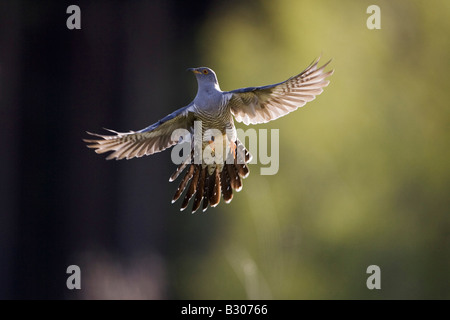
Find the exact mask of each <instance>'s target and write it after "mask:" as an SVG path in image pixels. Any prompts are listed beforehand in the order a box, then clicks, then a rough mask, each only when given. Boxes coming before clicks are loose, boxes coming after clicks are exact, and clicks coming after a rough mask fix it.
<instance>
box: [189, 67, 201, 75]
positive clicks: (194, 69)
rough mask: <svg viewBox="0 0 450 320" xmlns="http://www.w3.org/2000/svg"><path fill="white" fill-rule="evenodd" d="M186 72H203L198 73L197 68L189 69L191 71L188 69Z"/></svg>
mask: <svg viewBox="0 0 450 320" xmlns="http://www.w3.org/2000/svg"><path fill="white" fill-rule="evenodd" d="M186 71H191V72H193V73H198V74H200V73H201V72H200V71H198V70H197V69H196V68H189V69H187V70H186Z"/></svg>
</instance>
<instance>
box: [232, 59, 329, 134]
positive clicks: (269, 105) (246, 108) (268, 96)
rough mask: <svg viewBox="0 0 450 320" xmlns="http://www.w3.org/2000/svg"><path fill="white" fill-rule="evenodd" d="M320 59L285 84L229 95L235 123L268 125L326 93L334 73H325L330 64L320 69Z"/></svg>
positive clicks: (245, 90)
mask: <svg viewBox="0 0 450 320" xmlns="http://www.w3.org/2000/svg"><path fill="white" fill-rule="evenodd" d="M319 60H320V57H319V58H318V59H316V60H315V61H314V62H313V63H311V64H310V65H309V66H308V67H307V68H306V69H305V70H304V71H303V72H301V73H300V74H298V75H296V76H294V77H292V78H289V79H288V80H286V81H283V82H280V83H277V84H273V85H268V86H263V87H250V88H242V89H237V90H233V91H229V92H226V94H228V99H229V100H228V103H229V105H230V109H231V112H232V113H233V115H234V117H235V119H236V121H238V122H243V123H244V124H246V125H248V124H257V123H265V122H269V121H271V120H275V119H277V118H279V117H282V116H284V115H286V114H288V113H289V112H292V111H294V110H297V109H298V108H300V107H303V106H304V105H305V104H306V103H307V102H309V101H312V100H314V99H315V98H316V96H317V95H319V94H321V93H322V92H323V88H324V87H326V86H327V85H328V84H329V83H330V81H329V80H325V79H326V78H327V77H329V76H331V75H332V74H333V72H334V70H331V71H328V72H325V71H324V70H325V68H326V66H327V65H328V64H329V63H330V61H331V60H330V61H328V62H327V63H325V64H324V65H323V66H321V67H320V68H318V63H319Z"/></svg>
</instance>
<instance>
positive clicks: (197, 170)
mask: <svg viewBox="0 0 450 320" xmlns="http://www.w3.org/2000/svg"><path fill="white" fill-rule="evenodd" d="M191 167H193V168H194V175H193V177H192V179H191V184H190V185H189V189H188V190H187V192H186V195H185V196H184V199H183V203H182V204H181V210H184V209H186V207H187V206H188V204H189V200H191V198H192V196H193V195H194V194H195V193H196V191H197V185H198V179H199V177H200V170H201V168H202V167H201V166H200V165H193V164H191Z"/></svg>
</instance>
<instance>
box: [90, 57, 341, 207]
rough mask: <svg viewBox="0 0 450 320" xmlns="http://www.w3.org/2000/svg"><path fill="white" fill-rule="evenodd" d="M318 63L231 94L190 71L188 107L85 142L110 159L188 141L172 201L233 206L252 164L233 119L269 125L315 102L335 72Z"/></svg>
mask: <svg viewBox="0 0 450 320" xmlns="http://www.w3.org/2000/svg"><path fill="white" fill-rule="evenodd" d="M319 59H320V57H319V58H318V59H316V60H315V61H313V62H312V63H311V64H310V65H309V66H308V67H307V68H306V69H305V70H304V71H303V72H301V73H300V74H298V75H296V76H293V77H291V78H289V79H288V80H286V81H283V82H280V83H276V84H271V85H267V86H262V87H248V88H242V89H237V90H233V91H222V90H221V89H220V87H219V82H218V81H217V77H216V74H215V73H214V71H213V70H211V69H210V68H206V67H200V68H190V69H188V70H190V71H192V72H193V73H194V74H195V77H196V78H197V83H198V90H197V95H196V96H195V98H194V100H193V101H192V102H191V103H189V104H188V105H187V106H185V107H183V108H181V109H178V110H176V111H175V112H173V113H171V114H169V115H168V116H166V117H164V118H162V119H161V120H159V121H158V122H156V123H154V124H152V125H150V126H148V127H146V128H144V129H142V130H139V131H129V132H116V131H113V130H108V129H106V130H108V131H110V132H112V133H113V135H101V134H96V133H90V132H88V134H90V135H92V136H94V137H96V138H95V139H84V141H85V142H86V143H87V144H88V145H87V146H88V147H89V148H93V149H95V152H96V153H105V152H108V151H111V152H112V153H111V154H109V155H108V157H107V158H106V159H108V160H109V159H116V160H120V159H131V158H135V157H142V156H144V155H151V154H154V153H156V152H160V151H163V150H165V149H167V148H169V147H171V146H174V145H177V144H180V143H190V145H189V148H190V152H189V154H187V155H186V157H185V159H184V161H182V162H181V163H179V165H178V167H177V169H176V171H175V172H174V173H173V174H172V176H171V177H170V179H169V181H174V180H175V179H177V178H178V176H179V175H180V174H181V173H182V172H183V171H184V170H185V169H186V173H185V175H184V177H183V178H182V179H181V181H180V184H179V186H178V189H177V190H176V192H175V195H174V196H173V199H172V203H173V202H175V201H176V200H178V199H179V198H180V197H181V195H182V193H183V192H184V191H185V190H187V191H186V193H185V195H184V199H183V202H182V204H181V210H184V209H185V208H186V207H187V206H188V204H189V202H190V200H191V199H192V198H193V199H194V200H193V204H192V213H194V212H196V211H197V210H198V209H199V208H200V206H201V205H202V209H203V211H206V209H207V208H208V206H211V207H215V206H217V205H218V204H219V202H220V199H221V196H222V198H223V200H224V201H225V202H226V203H229V202H230V201H231V200H232V198H233V191H240V190H241V188H242V179H243V178H246V177H247V176H248V174H249V168H248V162H250V161H251V155H250V153H249V152H248V150H247V149H246V148H245V146H244V145H243V144H242V143H241V142H240V141H239V139H238V138H237V134H236V128H235V125H234V120H236V121H237V122H243V123H244V124H245V125H249V124H259V123H266V122H269V121H272V120H275V119H277V118H279V117H282V116H284V115H286V114H288V113H290V112H292V111H294V110H297V109H298V108H299V107H302V106H304V105H305V104H306V103H307V102H309V101H311V100H314V99H315V97H316V96H317V95H319V94H321V93H322V91H323V88H324V87H326V86H327V85H328V84H329V80H326V79H327V77H329V76H331V75H332V74H333V72H334V70H330V71H325V67H326V66H327V65H328V64H329V63H330V62H331V60H330V61H328V62H327V63H325V64H324V65H322V66H321V67H318V63H319ZM233 117H234V120H233ZM196 123H199V124H200V125H201V135H200V137H201V139H200V140H199V139H195V137H196V135H195V132H194V131H195V128H197V126H196ZM177 129H180V130H177ZM209 129H215V130H216V131H215V132H219V133H220V134H219V136H218V135H217V134H214V135H212V134H209V133H208V132H209V131H208V130H209ZM185 132H187V133H191V136H190V137H189V136H186V135H185V134H183V133H185ZM194 140H195V141H194ZM196 146H197V147H196ZM206 151H209V154H210V155H212V156H213V160H211V159H210V160H209V161H208V159H205V158H203V157H201V156H202V155H203V153H205V154H207V153H206ZM219 156H220V157H219ZM217 159H221V161H217Z"/></svg>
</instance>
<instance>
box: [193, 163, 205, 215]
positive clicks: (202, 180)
mask: <svg viewBox="0 0 450 320" xmlns="http://www.w3.org/2000/svg"><path fill="white" fill-rule="evenodd" d="M200 170H201V171H200V178H199V180H198V185H197V193H196V194H195V197H194V203H193V204H192V213H194V212H195V211H197V210H198V208H200V204H201V202H202V199H203V193H204V191H205V179H206V168H201V169H200Z"/></svg>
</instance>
